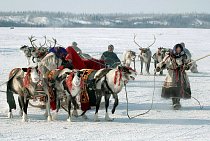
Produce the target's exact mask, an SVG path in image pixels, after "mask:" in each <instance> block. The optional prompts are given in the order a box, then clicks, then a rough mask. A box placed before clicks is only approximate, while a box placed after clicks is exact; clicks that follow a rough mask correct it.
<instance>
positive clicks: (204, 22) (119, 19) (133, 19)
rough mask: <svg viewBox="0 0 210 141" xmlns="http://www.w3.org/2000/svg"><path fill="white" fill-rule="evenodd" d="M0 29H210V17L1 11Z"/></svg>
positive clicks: (201, 15)
mask: <svg viewBox="0 0 210 141" xmlns="http://www.w3.org/2000/svg"><path fill="white" fill-rule="evenodd" d="M0 27H107V28H210V14H198V13H187V14H85V13H84V14H73V13H63V12H39V11H31V12H24V11H23V12H0Z"/></svg>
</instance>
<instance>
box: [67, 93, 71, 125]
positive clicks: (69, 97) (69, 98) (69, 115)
mask: <svg viewBox="0 0 210 141" xmlns="http://www.w3.org/2000/svg"><path fill="white" fill-rule="evenodd" d="M67 106H68V119H67V121H68V122H71V96H70V95H68V96H67Z"/></svg>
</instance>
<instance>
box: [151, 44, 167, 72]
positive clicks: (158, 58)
mask: <svg viewBox="0 0 210 141" xmlns="http://www.w3.org/2000/svg"><path fill="white" fill-rule="evenodd" d="M169 51H170V49H167V48H163V47H159V48H158V50H157V51H156V53H154V54H153V56H152V58H153V59H154V67H155V68H156V66H157V64H158V63H160V62H161V61H163V58H164V57H165V55H166V52H169ZM155 75H156V72H155ZM160 75H163V71H162V70H161V71H160Z"/></svg>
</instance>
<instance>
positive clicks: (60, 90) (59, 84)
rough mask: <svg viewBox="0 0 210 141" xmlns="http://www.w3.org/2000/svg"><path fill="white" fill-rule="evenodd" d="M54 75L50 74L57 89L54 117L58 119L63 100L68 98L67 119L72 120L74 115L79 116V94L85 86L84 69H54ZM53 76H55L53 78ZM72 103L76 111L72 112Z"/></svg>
mask: <svg viewBox="0 0 210 141" xmlns="http://www.w3.org/2000/svg"><path fill="white" fill-rule="evenodd" d="M51 72H53V74H54V75H53V76H51V75H50V78H49V79H50V80H52V81H54V82H53V84H52V85H53V86H52V87H53V88H54V89H55V91H54V92H55V94H56V113H55V115H54V116H53V119H56V117H57V115H58V112H59V109H60V107H61V100H62V99H66V102H67V103H66V104H67V112H68V119H67V121H69V122H70V121H72V115H75V116H77V115H78V113H77V108H78V104H77V96H78V95H80V93H81V90H82V88H83V83H84V82H83V79H82V77H81V75H82V74H83V72H82V71H78V70H70V69H68V68H65V69H63V70H52V71H51ZM51 77H53V78H51ZM50 83H51V82H50ZM71 103H72V104H73V106H74V111H73V113H72V114H71Z"/></svg>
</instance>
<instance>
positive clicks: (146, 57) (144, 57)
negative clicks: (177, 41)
mask: <svg viewBox="0 0 210 141" xmlns="http://www.w3.org/2000/svg"><path fill="white" fill-rule="evenodd" d="M133 41H134V43H135V44H136V45H137V46H138V47H139V53H138V55H137V53H136V52H135V51H132V50H126V51H124V53H123V57H122V63H123V65H124V66H128V67H130V66H131V63H132V62H133V64H134V69H135V70H136V57H138V60H140V64H141V65H140V75H143V65H144V64H145V68H146V74H147V75H149V74H150V64H151V60H152V59H153V60H154V68H156V66H157V64H158V63H160V62H161V61H163V58H164V57H165V56H166V55H167V54H168V53H169V52H170V48H164V47H159V48H158V49H157V51H156V52H155V53H154V54H153V55H152V52H151V50H150V47H152V46H153V45H154V44H155V42H156V37H155V35H154V41H153V42H152V43H151V44H150V45H149V46H148V47H142V46H140V44H139V43H137V41H136V35H135V34H134V38H133ZM186 54H187V56H188V57H189V56H190V57H189V60H191V61H193V60H192V59H191V54H190V52H186ZM190 70H191V72H192V73H198V69H197V64H196V62H193V64H192V66H191V68H190ZM155 75H156V72H155ZM160 75H163V71H160Z"/></svg>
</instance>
